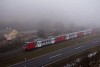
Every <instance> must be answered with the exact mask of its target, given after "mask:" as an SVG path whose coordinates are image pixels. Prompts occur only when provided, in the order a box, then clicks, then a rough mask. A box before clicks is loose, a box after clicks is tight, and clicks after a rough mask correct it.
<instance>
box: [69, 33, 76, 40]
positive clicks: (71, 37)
mask: <svg viewBox="0 0 100 67" xmlns="http://www.w3.org/2000/svg"><path fill="white" fill-rule="evenodd" d="M76 37H77V33H76V32H73V33H69V39H73V38H76Z"/></svg>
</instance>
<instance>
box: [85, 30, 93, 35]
mask: <svg viewBox="0 0 100 67" xmlns="http://www.w3.org/2000/svg"><path fill="white" fill-rule="evenodd" d="M91 33H92V29H89V30H85V31H84V35H88V34H91Z"/></svg>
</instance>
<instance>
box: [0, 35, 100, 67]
mask: <svg viewBox="0 0 100 67" xmlns="http://www.w3.org/2000/svg"><path fill="white" fill-rule="evenodd" d="M99 37H100V35H96V34H93V35H88V36H84V37H81V38H76V39H73V40H68V41H64V42H61V43H57V44H53V45H50V46H46V47H42V48H39V49H35V50H33V51H30V52H24V53H22V54H21V55H20V56H17V57H15V58H12V59H10V60H7V61H5V62H3V63H1V64H0V66H3V67H5V66H8V65H11V64H15V63H18V62H21V61H24V59H25V58H26V59H27V60H28V59H31V58H34V57H37V56H41V55H43V54H47V53H50V52H53V51H56V50H59V49H62V48H65V47H68V46H72V45H75V44H76V42H77V43H82V42H85V41H88V40H91V39H95V38H99Z"/></svg>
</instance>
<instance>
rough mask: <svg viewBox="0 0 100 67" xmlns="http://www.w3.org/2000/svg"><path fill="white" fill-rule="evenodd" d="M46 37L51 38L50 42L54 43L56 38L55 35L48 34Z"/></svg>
mask: <svg viewBox="0 0 100 67" xmlns="http://www.w3.org/2000/svg"><path fill="white" fill-rule="evenodd" d="M48 38H49V39H50V40H51V44H54V43H55V39H56V37H55V36H50V37H48Z"/></svg>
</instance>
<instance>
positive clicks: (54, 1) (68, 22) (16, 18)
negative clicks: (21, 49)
mask: <svg viewBox="0 0 100 67" xmlns="http://www.w3.org/2000/svg"><path fill="white" fill-rule="evenodd" d="M59 23H60V24H61V25H62V26H64V27H65V29H68V28H71V27H75V26H84V27H99V26H100V0H0V29H3V28H6V27H12V28H16V29H18V30H30V29H38V28H39V27H40V28H42V27H44V26H45V27H44V28H46V29H47V28H50V27H52V26H53V27H52V28H54V27H56V25H58V26H59Z"/></svg>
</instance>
